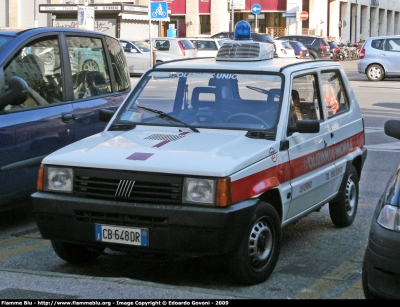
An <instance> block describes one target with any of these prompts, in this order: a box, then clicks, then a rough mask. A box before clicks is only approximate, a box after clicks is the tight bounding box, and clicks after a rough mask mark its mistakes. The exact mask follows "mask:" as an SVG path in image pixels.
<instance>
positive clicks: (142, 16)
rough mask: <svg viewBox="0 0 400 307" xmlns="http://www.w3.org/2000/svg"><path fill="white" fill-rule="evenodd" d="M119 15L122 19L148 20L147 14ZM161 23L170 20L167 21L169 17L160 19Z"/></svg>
mask: <svg viewBox="0 0 400 307" xmlns="http://www.w3.org/2000/svg"><path fill="white" fill-rule="evenodd" d="M119 15H120V16H121V17H122V19H130V20H149V16H148V15H147V14H124V13H120V14H119ZM159 20H160V19H157V21H159ZM154 21H155V20H154ZM161 21H170V20H169V17H168V18H162V20H161Z"/></svg>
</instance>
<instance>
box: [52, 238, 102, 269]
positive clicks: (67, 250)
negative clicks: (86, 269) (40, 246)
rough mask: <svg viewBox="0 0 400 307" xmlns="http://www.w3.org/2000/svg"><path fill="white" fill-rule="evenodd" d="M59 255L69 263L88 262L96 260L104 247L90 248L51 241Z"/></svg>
mask: <svg viewBox="0 0 400 307" xmlns="http://www.w3.org/2000/svg"><path fill="white" fill-rule="evenodd" d="M51 246H52V247H53V249H54V251H55V252H56V254H57V256H58V257H60V258H61V259H63V260H65V261H67V262H69V263H75V264H77V263H86V262H91V261H94V260H96V259H97V258H98V257H99V256H100V255H101V253H102V252H103V251H104V248H103V247H95V248H89V247H87V246H85V245H78V244H72V243H65V242H61V241H51Z"/></svg>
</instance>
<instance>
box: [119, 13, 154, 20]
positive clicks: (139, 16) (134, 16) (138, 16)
mask: <svg viewBox="0 0 400 307" xmlns="http://www.w3.org/2000/svg"><path fill="white" fill-rule="evenodd" d="M120 15H121V17H122V19H131V20H149V16H148V15H147V14H123V13H122V14H120Z"/></svg>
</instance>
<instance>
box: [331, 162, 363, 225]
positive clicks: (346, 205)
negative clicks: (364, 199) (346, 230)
mask: <svg viewBox="0 0 400 307" xmlns="http://www.w3.org/2000/svg"><path fill="white" fill-rule="evenodd" d="M358 195H359V187H358V174H357V171H356V169H355V167H354V166H353V165H351V166H350V169H349V171H348V172H346V173H345V175H344V177H343V181H342V184H341V186H340V191H339V193H338V195H337V196H336V197H335V199H333V200H332V201H331V202H329V214H330V217H331V220H332V222H333V224H335V225H336V226H338V227H347V226H350V225H351V224H352V223H353V221H354V218H355V217H356V213H357V207H358Z"/></svg>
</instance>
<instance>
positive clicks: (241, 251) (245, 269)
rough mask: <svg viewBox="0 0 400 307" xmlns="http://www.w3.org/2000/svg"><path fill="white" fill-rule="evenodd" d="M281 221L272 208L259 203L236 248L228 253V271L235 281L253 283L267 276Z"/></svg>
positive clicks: (274, 256) (272, 264) (276, 255)
mask: <svg viewBox="0 0 400 307" xmlns="http://www.w3.org/2000/svg"><path fill="white" fill-rule="evenodd" d="M280 248H281V221H280V218H279V215H278V213H277V212H276V210H275V208H274V207H272V206H271V205H270V204H268V203H264V202H263V203H260V204H259V205H258V207H257V208H256V210H255V212H254V214H253V217H252V219H251V221H250V223H249V224H248V225H247V230H246V233H245V234H244V236H243V238H241V240H240V241H239V246H238V248H237V249H236V250H234V251H233V252H231V254H230V255H228V265H229V271H230V273H231V275H232V277H233V278H234V280H235V281H236V282H238V283H239V284H246V285H253V284H257V283H260V282H263V281H265V280H267V279H268V277H269V276H270V275H271V273H272V271H273V270H274V268H275V265H276V263H277V261H278V258H279V253H280Z"/></svg>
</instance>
